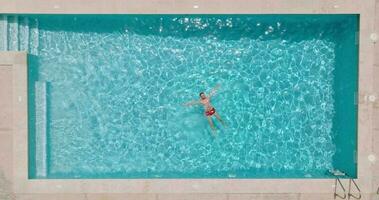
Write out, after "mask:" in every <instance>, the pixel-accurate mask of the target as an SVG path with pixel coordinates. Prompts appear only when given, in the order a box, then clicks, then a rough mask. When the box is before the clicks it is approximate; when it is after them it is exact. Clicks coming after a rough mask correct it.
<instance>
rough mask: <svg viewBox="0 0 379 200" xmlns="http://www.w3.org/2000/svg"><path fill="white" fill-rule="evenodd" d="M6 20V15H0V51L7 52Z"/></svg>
mask: <svg viewBox="0 0 379 200" xmlns="http://www.w3.org/2000/svg"><path fill="white" fill-rule="evenodd" d="M7 35H8V19H7V16H6V15H0V51H6V50H8V44H7V43H8V42H7V41H8V40H7V38H8V37H7Z"/></svg>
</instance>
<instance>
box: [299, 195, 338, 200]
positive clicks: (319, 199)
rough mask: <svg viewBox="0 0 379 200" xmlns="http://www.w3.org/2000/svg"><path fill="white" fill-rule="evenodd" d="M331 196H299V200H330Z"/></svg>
mask: <svg viewBox="0 0 379 200" xmlns="http://www.w3.org/2000/svg"><path fill="white" fill-rule="evenodd" d="M333 197H334V196H333V194H300V199H299V200H331V199H333Z"/></svg>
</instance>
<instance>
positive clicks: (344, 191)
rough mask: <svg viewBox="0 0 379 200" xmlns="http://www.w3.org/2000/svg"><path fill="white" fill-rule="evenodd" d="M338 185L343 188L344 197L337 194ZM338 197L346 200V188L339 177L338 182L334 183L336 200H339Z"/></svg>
mask: <svg viewBox="0 0 379 200" xmlns="http://www.w3.org/2000/svg"><path fill="white" fill-rule="evenodd" d="M337 183H339V185H340V186H341V188H342V190H343V196H341V195H339V194H337ZM337 197H339V198H341V199H346V190H345V187H343V185H342V183H341V181H340V179H339V178H338V177H336V181H335V182H334V199H337Z"/></svg>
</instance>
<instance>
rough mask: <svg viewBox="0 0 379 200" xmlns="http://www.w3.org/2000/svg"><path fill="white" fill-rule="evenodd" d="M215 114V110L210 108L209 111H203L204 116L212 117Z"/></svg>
mask: <svg viewBox="0 0 379 200" xmlns="http://www.w3.org/2000/svg"><path fill="white" fill-rule="evenodd" d="M215 112H216V109H215V108H212V109H210V110H207V111H205V116H212V115H213V114H215Z"/></svg>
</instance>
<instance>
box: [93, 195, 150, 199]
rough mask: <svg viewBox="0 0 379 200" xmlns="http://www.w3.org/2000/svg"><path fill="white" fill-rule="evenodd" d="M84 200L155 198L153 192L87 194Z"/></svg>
mask: <svg viewBox="0 0 379 200" xmlns="http://www.w3.org/2000/svg"><path fill="white" fill-rule="evenodd" d="M86 196H87V199H86V200H155V199H156V195H155V194H87V195H86Z"/></svg>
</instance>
